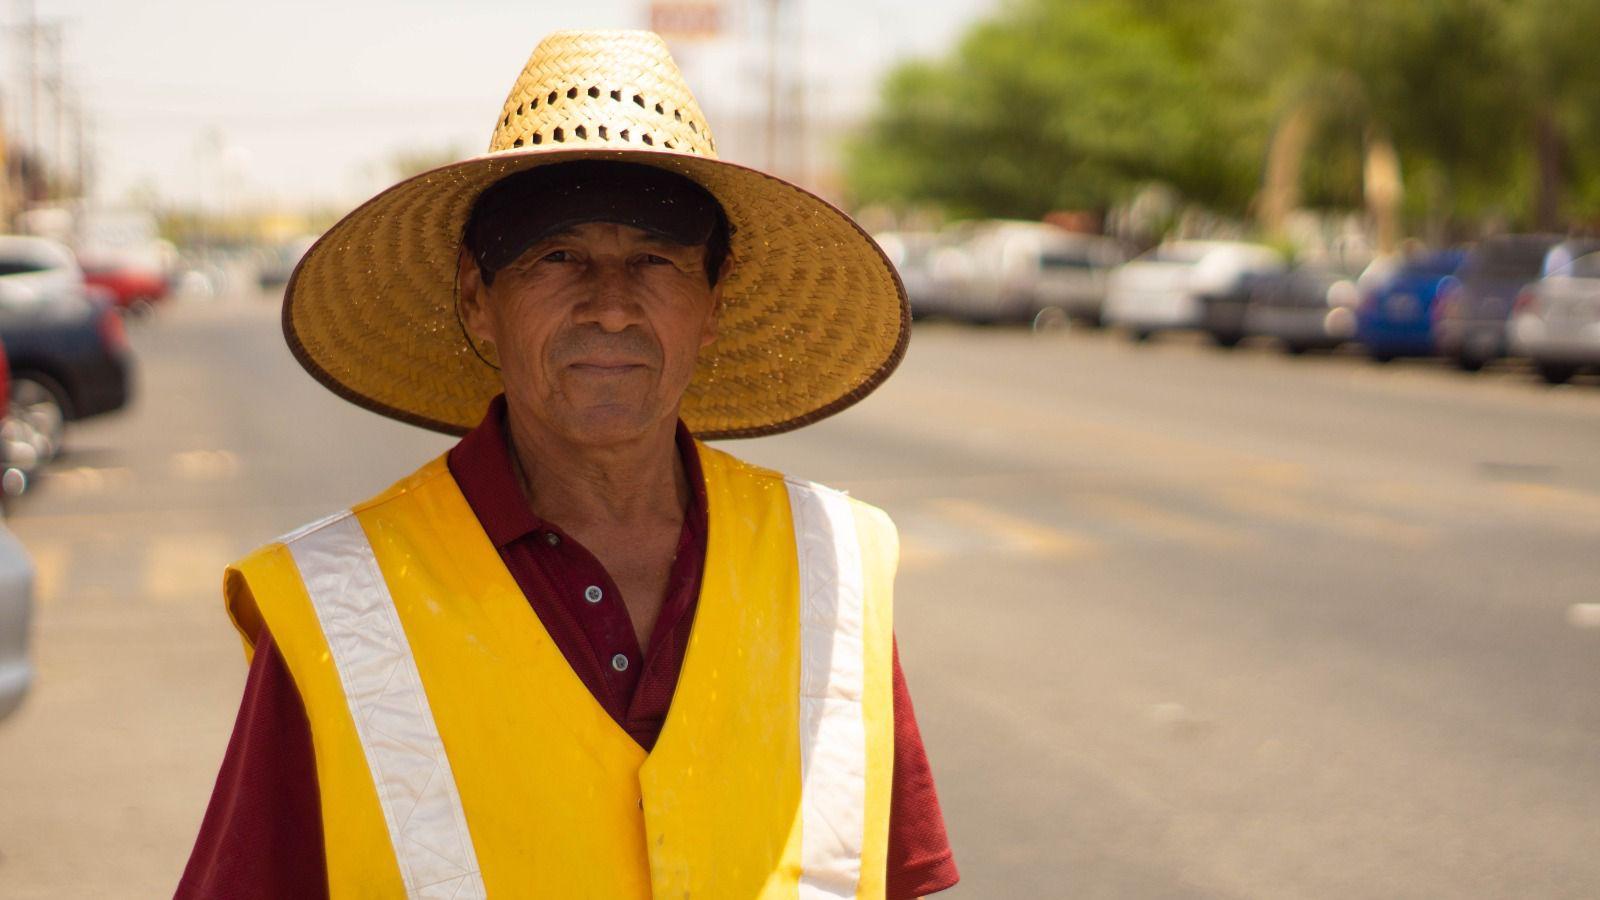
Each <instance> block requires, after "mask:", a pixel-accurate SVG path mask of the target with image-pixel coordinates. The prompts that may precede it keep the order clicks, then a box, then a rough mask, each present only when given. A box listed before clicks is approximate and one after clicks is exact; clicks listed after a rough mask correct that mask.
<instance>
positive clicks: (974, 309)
mask: <svg viewBox="0 0 1600 900" xmlns="http://www.w3.org/2000/svg"><path fill="white" fill-rule="evenodd" d="M963 250H964V251H965V253H966V256H967V259H968V260H969V261H970V267H969V270H968V272H967V277H966V279H965V283H964V284H963V285H962V286H961V288H960V289H959V290H958V291H956V292H955V297H954V298H953V299H954V303H953V304H952V305H953V307H954V308H953V309H952V312H953V313H955V314H957V315H960V316H961V317H963V318H966V319H970V320H973V321H981V322H995V321H1009V322H1027V321H1034V320H1036V319H1037V317H1039V316H1040V315H1042V314H1053V315H1055V316H1057V317H1059V316H1063V315H1065V316H1070V317H1072V318H1075V319H1079V320H1082V321H1091V322H1099V321H1100V307H1101V304H1102V302H1103V301H1104V299H1105V293H1106V282H1107V280H1108V278H1109V276H1110V273H1111V271H1112V270H1113V269H1115V268H1116V267H1117V266H1118V265H1121V264H1122V262H1123V261H1124V259H1125V258H1126V257H1125V256H1124V254H1123V252H1122V248H1121V246H1120V245H1119V244H1117V242H1116V241H1114V240H1112V239H1110V238H1105V237H1099V236H1097V235H1087V234H1077V233H1074V232H1070V231H1066V230H1065V229H1062V228H1057V227H1056V226H1054V225H1049V224H1045V223H1043V222H1020V221H996V222H987V223H983V224H981V225H978V226H976V227H975V228H974V230H973V233H972V236H971V237H970V238H968V240H967V241H966V243H965V245H964V246H963Z"/></svg>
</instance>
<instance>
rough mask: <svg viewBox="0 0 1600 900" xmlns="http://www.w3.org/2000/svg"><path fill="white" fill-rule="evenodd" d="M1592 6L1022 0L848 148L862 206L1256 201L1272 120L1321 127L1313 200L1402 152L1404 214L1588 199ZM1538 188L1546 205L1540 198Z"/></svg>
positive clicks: (886, 102) (1597, 63)
mask: <svg viewBox="0 0 1600 900" xmlns="http://www.w3.org/2000/svg"><path fill="white" fill-rule="evenodd" d="M1595 35H1600V0H1404V2H1394V0H1015V2H1013V3H1012V4H1011V5H1009V6H1007V7H1005V8H1004V10H1003V11H1002V12H1001V13H1000V14H999V15H997V16H996V17H995V18H993V19H991V20H989V21H986V22H983V23H981V24H979V25H977V26H976V27H974V28H973V29H972V30H971V31H970V32H969V33H968V34H967V35H966V37H965V39H964V40H963V41H962V42H961V43H960V45H959V46H958V47H957V48H956V50H955V51H954V52H953V53H952V54H950V55H949V56H947V57H946V58H943V59H938V60H922V61H916V62H912V63H908V64H906V65H903V66H901V67H900V68H898V69H897V70H895V71H894V72H892V73H891V74H890V75H889V77H888V78H887V80H886V81H885V83H884V86H883V93H882V103H881V106H880V109H879V111H878V112H877V114H876V115H875V116H874V118H873V119H872V121H871V122H870V124H869V125H868V127H867V128H866V129H865V130H864V132H863V133H862V134H861V135H860V137H859V138H858V139H857V140H856V141H855V142H854V143H853V144H852V146H851V147H850V150H849V153H848V157H847V176H848V180H849V184H850V185H851V188H852V191H853V193H854V195H855V196H854V199H856V200H858V201H862V202H872V201H884V202H891V203H919V204H930V203H931V204H936V205H938V206H941V207H943V208H945V209H947V210H949V211H950V212H952V213H954V214H957V215H990V216H1027V217H1033V216H1037V215H1039V214H1041V213H1043V212H1045V211H1047V210H1051V209H1063V208H1078V209H1084V208H1087V209H1094V208H1104V207H1106V206H1108V205H1110V204H1114V203H1117V202H1119V201H1121V200H1124V199H1126V198H1127V197H1128V196H1129V195H1130V194H1131V193H1132V192H1133V191H1134V190H1136V189H1137V187H1138V186H1139V185H1141V184H1143V183H1146V182H1151V181H1159V182H1164V183H1167V184H1169V185H1171V186H1173V187H1174V188H1176V189H1177V190H1179V191H1180V192H1181V193H1182V194H1183V195H1185V196H1186V197H1187V198H1188V199H1190V200H1191V201H1194V202H1198V203H1201V204H1204V205H1206V206H1209V207H1211V208H1213V209H1215V210H1218V211H1221V212H1225V213H1231V214H1240V213H1244V212H1247V211H1248V210H1249V209H1250V207H1251V204H1252V201H1253V200H1254V198H1255V195H1256V191H1257V190H1258V188H1259V185H1260V182H1261V177H1262V169H1263V165H1264V160H1265V154H1266V150H1267V147H1268V145H1269V144H1270V141H1271V136H1272V131H1273V128H1274V126H1275V124H1276V123H1277V122H1279V121H1282V120H1283V119H1284V118H1285V117H1286V116H1288V115H1289V114H1290V113H1292V112H1293V111H1295V110H1296V109H1299V108H1309V109H1312V110H1314V112H1315V114H1316V118H1317V121H1318V123H1319V124H1318V129H1317V132H1316V138H1315V139H1314V140H1313V141H1312V142H1311V147H1310V149H1309V151H1308V153H1307V158H1306V160H1305V167H1304V169H1303V170H1302V196H1303V198H1304V200H1305V202H1308V203H1311V204H1313V205H1321V206H1328V207H1335V208H1352V209H1353V208H1359V206H1360V204H1361V177H1362V166H1361V160H1362V147H1363V144H1364V142H1365V141H1366V140H1367V139H1368V138H1369V137H1370V136H1372V135H1381V136H1382V137H1384V138H1386V139H1387V140H1389V141H1391V142H1392V143H1393V145H1394V146H1395V148H1396V149H1397V151H1398V153H1399V156H1400V159H1401V164H1402V171H1403V172H1404V175H1405V181H1406V187H1407V199H1408V207H1407V209H1408V211H1409V212H1410V213H1411V215H1412V217H1413V219H1414V220H1417V221H1420V220H1423V219H1428V218H1433V219H1439V218H1444V219H1450V220H1454V221H1457V222H1460V221H1462V220H1474V219H1478V218H1483V217H1490V216H1498V217H1501V218H1505V219H1508V220H1510V221H1511V222H1513V223H1516V224H1534V223H1535V220H1536V219H1540V218H1547V217H1548V215H1549V211H1550V210H1553V209H1557V208H1559V210H1560V211H1561V212H1562V213H1563V214H1564V215H1565V216H1566V217H1568V218H1579V219H1592V218H1594V217H1595V216H1596V215H1597V214H1600V149H1592V148H1600V140H1597V138H1600V53H1597V52H1596V51H1595V48H1594V37H1595ZM1541 204H1544V205H1541Z"/></svg>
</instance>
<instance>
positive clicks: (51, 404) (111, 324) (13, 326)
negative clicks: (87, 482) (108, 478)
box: [0, 235, 132, 470]
mask: <svg viewBox="0 0 1600 900" xmlns="http://www.w3.org/2000/svg"><path fill="white" fill-rule="evenodd" d="M0 273H4V274H0V344H3V346H4V347H5V353H6V357H7V359H8V360H9V361H10V363H11V391H10V409H9V411H8V413H7V416H6V419H5V424H4V433H5V434H6V435H7V442H8V446H9V448H10V449H11V450H12V451H14V453H15V454H17V455H16V457H15V458H14V459H12V460H11V462H12V464H13V465H16V466H18V467H20V468H23V469H24V470H28V469H32V468H33V467H36V466H38V465H41V464H43V463H45V462H48V461H49V460H50V459H51V458H53V457H54V456H55V454H56V453H57V452H59V451H60V449H61V445H62V441H63V438H64V436H65V429H66V423H67V422H70V421H74V420H78V419H85V418H89V417H90V416H97V415H101V414H104V413H108V412H112V411H114V410H118V409H121V408H122V407H123V406H125V405H126V404H127V402H128V398H129V394H130V382H131V378H132V373H131V369H132V354H131V352H130V350H129V347H128V338H127V332H126V330H125V329H124V327H123V324H122V319H121V317H120V316H119V315H117V313H116V310H115V308H114V307H113V305H112V304H111V303H110V302H109V301H108V300H107V299H106V298H105V297H104V296H103V295H101V294H100V293H99V292H97V291H95V290H94V289H93V288H91V287H90V286H89V285H87V284H86V283H85V282H84V280H83V277H82V274H81V272H79V271H78V269H77V266H76V263H75V262H73V261H72V254H71V251H69V250H67V249H66V248H65V247H64V246H62V245H60V244H56V243H55V242H53V241H48V240H46V239H44V238H33V237H14V236H9V235H8V236H0ZM26 448H31V454H30V451H29V450H28V449H26Z"/></svg>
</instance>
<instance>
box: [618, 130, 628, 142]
mask: <svg viewBox="0 0 1600 900" xmlns="http://www.w3.org/2000/svg"><path fill="white" fill-rule="evenodd" d="M617 136H618V137H620V138H622V139H623V140H627V139H628V129H626V128H624V129H622V131H621V133H620V134H618V135H617Z"/></svg>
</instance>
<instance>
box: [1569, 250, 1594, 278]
mask: <svg viewBox="0 0 1600 900" xmlns="http://www.w3.org/2000/svg"><path fill="white" fill-rule="evenodd" d="M1567 274H1568V275H1571V276H1572V277H1573V278H1600V253H1591V254H1589V255H1588V256H1580V257H1578V258H1577V259H1576V260H1573V262H1572V265H1571V266H1569V267H1568V269H1567Z"/></svg>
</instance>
